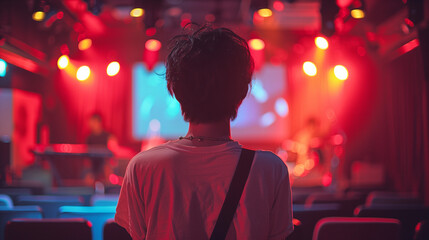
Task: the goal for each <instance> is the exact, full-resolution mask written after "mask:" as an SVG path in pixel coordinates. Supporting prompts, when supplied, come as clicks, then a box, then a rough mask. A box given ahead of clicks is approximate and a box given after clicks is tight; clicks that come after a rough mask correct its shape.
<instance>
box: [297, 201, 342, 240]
mask: <svg viewBox="0 0 429 240" xmlns="http://www.w3.org/2000/svg"><path fill="white" fill-rule="evenodd" d="M334 216H342V215H341V211H340V206H339V205H338V204H313V205H311V206H306V205H302V204H296V205H294V206H293V217H294V218H296V219H298V220H299V221H300V222H301V225H300V228H301V239H311V237H312V235H313V229H314V226H315V225H316V223H317V221H319V220H320V219H322V218H325V217H334Z"/></svg>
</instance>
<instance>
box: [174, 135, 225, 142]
mask: <svg viewBox="0 0 429 240" xmlns="http://www.w3.org/2000/svg"><path fill="white" fill-rule="evenodd" d="M182 139H188V140H190V141H193V140H196V141H198V142H202V141H205V140H207V141H219V142H229V141H233V140H232V139H231V138H230V137H203V136H198V137H194V136H189V137H179V140H182Z"/></svg>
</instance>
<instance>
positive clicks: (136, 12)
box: [130, 8, 144, 18]
mask: <svg viewBox="0 0 429 240" xmlns="http://www.w3.org/2000/svg"><path fill="white" fill-rule="evenodd" d="M143 14H144V9H143V8H133V9H132V10H131V11H130V16H131V17H135V18H137V17H141V16H143Z"/></svg>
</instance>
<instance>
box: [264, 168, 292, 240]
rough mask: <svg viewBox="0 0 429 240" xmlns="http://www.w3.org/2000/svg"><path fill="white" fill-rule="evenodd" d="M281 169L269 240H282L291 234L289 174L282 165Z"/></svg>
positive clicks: (272, 210) (271, 216)
mask: <svg viewBox="0 0 429 240" xmlns="http://www.w3.org/2000/svg"><path fill="white" fill-rule="evenodd" d="M282 167H284V169H282V177H281V180H280V183H279V185H278V188H277V194H276V198H275V200H274V204H273V207H272V209H271V213H270V226H271V231H270V236H269V239H271V240H274V239H275V240H277V239H279V240H280V239H281V240H284V239H286V237H287V236H289V235H290V234H291V233H292V232H293V223H292V219H293V216H292V199H291V197H292V194H291V190H290V183H289V174H288V170H287V167H286V166H285V165H284V164H283V166H282Z"/></svg>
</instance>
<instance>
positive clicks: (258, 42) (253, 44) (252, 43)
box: [248, 38, 265, 51]
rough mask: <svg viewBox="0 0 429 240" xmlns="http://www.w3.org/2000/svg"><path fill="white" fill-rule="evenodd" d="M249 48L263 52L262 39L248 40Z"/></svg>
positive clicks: (263, 44)
mask: <svg viewBox="0 0 429 240" xmlns="http://www.w3.org/2000/svg"><path fill="white" fill-rule="evenodd" d="M248 43H249V47H250V48H251V49H253V50H256V51H258V50H263V49H264V48H265V43H264V41H263V40H262V39H258V38H254V39H250V40H249V42H248Z"/></svg>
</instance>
